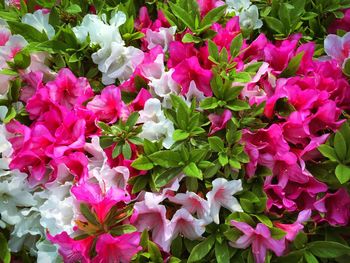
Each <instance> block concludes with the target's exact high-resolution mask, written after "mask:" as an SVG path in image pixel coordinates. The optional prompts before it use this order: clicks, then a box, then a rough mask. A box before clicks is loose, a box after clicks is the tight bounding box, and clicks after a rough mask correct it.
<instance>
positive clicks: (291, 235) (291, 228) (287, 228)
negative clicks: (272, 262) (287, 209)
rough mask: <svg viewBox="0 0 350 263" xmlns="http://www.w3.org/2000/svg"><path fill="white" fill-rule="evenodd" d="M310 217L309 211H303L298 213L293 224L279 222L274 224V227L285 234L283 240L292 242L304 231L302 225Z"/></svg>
mask: <svg viewBox="0 0 350 263" xmlns="http://www.w3.org/2000/svg"><path fill="white" fill-rule="evenodd" d="M310 216H311V210H310V209H308V210H303V211H301V212H300V213H299V215H298V218H297V220H296V221H295V222H294V223H293V224H283V223H280V222H276V223H275V225H276V226H277V227H278V228H280V229H282V230H283V231H284V232H286V233H287V234H286V236H285V238H286V239H287V240H288V241H291V242H292V241H294V239H295V237H296V236H297V235H298V233H299V232H300V231H301V230H303V229H304V225H303V223H304V222H306V221H307V220H309V218H310Z"/></svg>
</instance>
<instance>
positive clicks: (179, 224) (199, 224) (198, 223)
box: [171, 208, 206, 240]
mask: <svg viewBox="0 0 350 263" xmlns="http://www.w3.org/2000/svg"><path fill="white" fill-rule="evenodd" d="M171 224H172V229H173V232H172V235H173V238H176V237H177V236H178V235H179V234H181V235H183V236H184V237H186V238H188V239H190V240H196V239H199V238H201V237H202V234H203V233H204V232H205V225H206V224H205V222H204V221H203V220H200V219H197V218H194V217H193V216H192V215H191V214H190V213H189V212H188V211H187V209H185V208H181V209H179V210H177V211H176V213H175V214H174V216H173V218H172V219H171Z"/></svg>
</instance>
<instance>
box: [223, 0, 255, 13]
mask: <svg viewBox="0 0 350 263" xmlns="http://www.w3.org/2000/svg"><path fill="white" fill-rule="evenodd" d="M226 4H227V9H228V11H229V12H232V11H234V12H235V13H236V15H237V14H239V12H240V11H241V10H246V9H248V8H249V6H250V5H251V2H250V0H226Z"/></svg>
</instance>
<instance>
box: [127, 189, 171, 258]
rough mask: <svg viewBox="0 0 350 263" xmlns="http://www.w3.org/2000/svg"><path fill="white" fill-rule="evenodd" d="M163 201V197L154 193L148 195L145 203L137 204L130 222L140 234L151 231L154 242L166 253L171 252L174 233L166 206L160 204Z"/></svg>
mask: <svg viewBox="0 0 350 263" xmlns="http://www.w3.org/2000/svg"><path fill="white" fill-rule="evenodd" d="M163 199H164V197H162V196H161V197H159V196H158V197H157V196H156V195H155V194H153V193H146V194H145V200H144V201H141V202H137V203H135V205H134V214H133V215H132V216H131V218H130V222H131V223H132V224H133V225H134V226H135V227H136V228H137V229H138V231H140V232H142V231H143V230H145V229H147V230H151V231H152V240H153V241H154V242H155V243H157V244H158V245H159V246H160V247H161V248H162V249H163V250H164V251H169V249H170V242H171V237H172V233H173V231H172V227H171V225H170V222H169V220H168V219H167V218H166V208H165V206H164V205H160V204H159V202H161V201H162V200H163Z"/></svg>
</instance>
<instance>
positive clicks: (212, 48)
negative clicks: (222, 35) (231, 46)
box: [208, 39, 220, 61]
mask: <svg viewBox="0 0 350 263" xmlns="http://www.w3.org/2000/svg"><path fill="white" fill-rule="evenodd" d="M208 49H209V55H210V56H211V57H212V58H213V59H214V60H215V61H219V59H220V57H219V49H218V47H217V45H216V44H215V43H214V42H213V41H212V40H210V39H209V40H208Z"/></svg>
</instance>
